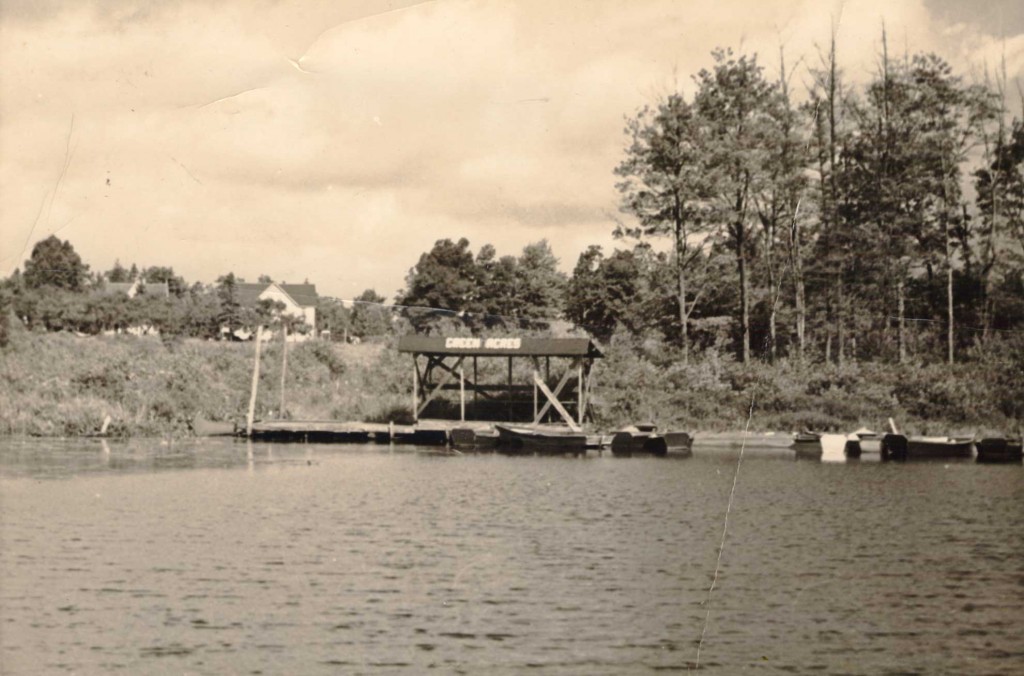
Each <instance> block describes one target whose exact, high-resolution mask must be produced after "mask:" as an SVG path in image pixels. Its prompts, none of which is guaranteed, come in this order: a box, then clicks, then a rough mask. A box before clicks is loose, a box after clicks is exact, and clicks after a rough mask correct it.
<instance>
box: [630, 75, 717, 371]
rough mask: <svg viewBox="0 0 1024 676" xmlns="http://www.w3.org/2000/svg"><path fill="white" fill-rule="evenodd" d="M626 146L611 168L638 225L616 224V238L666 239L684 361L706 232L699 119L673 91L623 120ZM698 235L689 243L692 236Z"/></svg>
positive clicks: (696, 296)
mask: <svg viewBox="0 0 1024 676" xmlns="http://www.w3.org/2000/svg"><path fill="white" fill-rule="evenodd" d="M626 134H627V135H628V136H629V139H630V145H629V147H628V148H627V149H626V157H625V159H623V161H622V162H621V163H620V164H619V166H618V167H616V169H615V173H616V174H617V175H618V176H621V177H622V178H623V180H622V181H621V182H620V183H618V184H617V185H616V188H617V189H618V190H619V193H620V194H621V195H622V201H621V203H620V208H621V209H622V210H623V211H624V212H626V213H629V214H631V215H633V216H635V217H636V219H637V221H638V223H639V225H638V226H637V227H620V228H618V229H617V230H616V235H617V236H620V237H622V236H631V237H636V238H638V239H639V238H643V237H650V236H653V237H671V238H672V244H673V253H674V257H673V262H674V267H675V272H676V281H677V287H678V288H677V295H676V302H677V306H678V318H679V326H680V341H681V344H682V348H683V362H684V363H686V362H688V361H689V337H688V330H687V327H688V324H689V319H690V315H691V314H692V313H693V308H694V307H695V306H696V304H697V301H698V299H699V296H700V293H701V289H697V291H696V293H694V294H692V295H693V298H692V300H691V297H690V296H691V294H690V291H689V289H688V284H687V282H688V274H687V273H688V271H689V270H690V268H691V267H692V265H693V264H694V262H695V261H697V260H698V259H700V257H701V253H702V251H703V248H704V244H705V242H706V241H708V239H709V238H707V237H706V233H707V232H708V231H709V229H710V228H711V225H712V221H711V220H710V219H709V218H708V217H707V216H708V214H707V195H708V193H709V186H708V185H707V183H706V177H707V172H706V170H705V167H704V165H703V162H704V158H705V149H704V148H703V139H704V135H703V134H702V121H701V120H699V119H698V116H697V114H696V111H695V109H694V107H693V106H691V105H690V104H688V103H687V102H686V100H685V99H684V98H683V96H682V95H681V94H672V95H671V96H669V97H668V98H666V99H665V100H664V101H662V102H661V103H660V104H659V105H658V107H657V108H656V109H654V110H652V109H651V108H649V107H644V108H642V109H641V110H640V111H639V112H638V113H637V114H636V116H635V117H633V118H629V119H628V120H627V122H626ZM695 237H696V238H697V239H696V241H694V238H695Z"/></svg>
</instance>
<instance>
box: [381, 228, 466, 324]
mask: <svg viewBox="0 0 1024 676" xmlns="http://www.w3.org/2000/svg"><path fill="white" fill-rule="evenodd" d="M477 282H478V273H477V268H476V266H475V265H474V261H473V254H472V253H471V252H470V251H469V240H467V239H466V238H465V237H463V238H461V239H460V240H459V241H458V242H453V241H452V240H450V239H447V238H446V239H439V240H437V242H435V243H434V247H433V248H432V249H431V250H430V251H429V252H427V253H425V254H423V255H421V256H420V259H419V262H417V263H416V265H415V267H413V268H412V269H411V270H409V274H407V275H406V277H405V291H404V292H403V293H401V294H399V296H398V302H399V303H400V304H402V305H405V306H409V312H410V316H409V319H410V322H411V323H412V324H413V326H414V327H415V328H417V330H420V329H423V328H425V327H427V326H429V325H431V324H432V323H433V321H434V319H435V318H436V316H437V315H438V314H441V315H447V316H451V315H454V314H458V313H461V312H479V311H480V310H481V306H480V303H479V295H478V285H477Z"/></svg>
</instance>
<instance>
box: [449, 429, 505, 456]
mask: <svg viewBox="0 0 1024 676" xmlns="http://www.w3.org/2000/svg"><path fill="white" fill-rule="evenodd" d="M451 442H452V446H453V447H454V448H457V449H461V450H484V449H493V448H494V447H495V446H497V445H498V434H497V432H494V431H492V430H482V429H473V428H471V427H455V428H453V429H452V431H451Z"/></svg>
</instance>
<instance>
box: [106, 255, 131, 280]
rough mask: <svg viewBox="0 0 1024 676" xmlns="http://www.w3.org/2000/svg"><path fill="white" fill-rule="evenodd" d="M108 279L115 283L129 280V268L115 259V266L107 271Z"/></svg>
mask: <svg viewBox="0 0 1024 676" xmlns="http://www.w3.org/2000/svg"><path fill="white" fill-rule="evenodd" d="M106 277H107V281H108V282H112V283H115V284H121V283H124V282H127V281H128V270H127V268H125V267H124V266H123V265H121V261H120V260H117V259H116V260H114V267H112V268H110V270H108V271H107V275H106Z"/></svg>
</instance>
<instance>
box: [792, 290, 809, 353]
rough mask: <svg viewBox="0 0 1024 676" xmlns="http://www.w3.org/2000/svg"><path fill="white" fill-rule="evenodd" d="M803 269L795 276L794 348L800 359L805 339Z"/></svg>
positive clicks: (805, 310)
mask: <svg viewBox="0 0 1024 676" xmlns="http://www.w3.org/2000/svg"><path fill="white" fill-rule="evenodd" d="M804 293H805V291H804V279H803V271H802V270H801V271H800V273H799V274H798V275H797V276H796V300H795V304H796V349H797V356H798V357H799V358H800V360H801V361H803V359H804V350H805V347H806V346H805V341H806V339H807V334H806V332H807V309H806V308H805V307H804V303H805V302H806V301H805V299H804Z"/></svg>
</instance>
